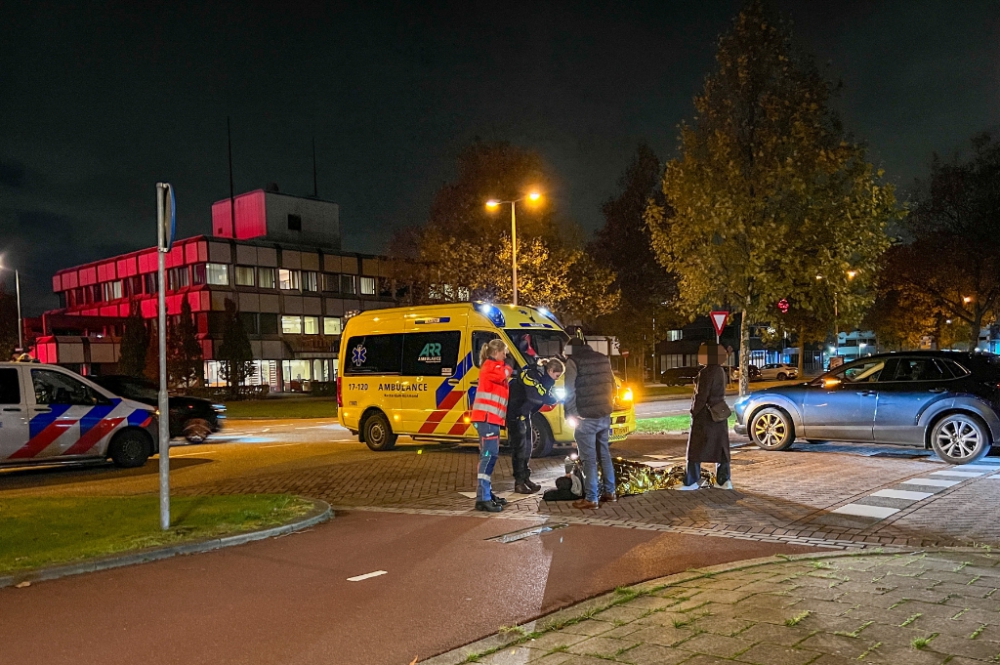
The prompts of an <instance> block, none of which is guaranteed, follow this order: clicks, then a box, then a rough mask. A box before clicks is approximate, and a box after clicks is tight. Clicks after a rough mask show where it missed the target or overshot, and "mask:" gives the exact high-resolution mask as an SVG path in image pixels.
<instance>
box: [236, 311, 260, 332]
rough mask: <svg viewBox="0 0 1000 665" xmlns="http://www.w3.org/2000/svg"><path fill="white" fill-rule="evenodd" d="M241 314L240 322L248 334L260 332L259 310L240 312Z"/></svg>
mask: <svg viewBox="0 0 1000 665" xmlns="http://www.w3.org/2000/svg"><path fill="white" fill-rule="evenodd" d="M239 316H240V322H241V323H242V324H243V329H244V330H246V331H247V334H248V335H256V334H258V332H259V329H258V328H257V312H240V314H239Z"/></svg>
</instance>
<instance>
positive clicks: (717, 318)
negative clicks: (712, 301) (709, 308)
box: [711, 312, 729, 335]
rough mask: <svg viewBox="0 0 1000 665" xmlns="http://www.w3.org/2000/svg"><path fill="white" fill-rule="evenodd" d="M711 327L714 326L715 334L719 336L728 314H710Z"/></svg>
mask: <svg viewBox="0 0 1000 665" xmlns="http://www.w3.org/2000/svg"><path fill="white" fill-rule="evenodd" d="M711 317H712V325H713V326H715V334H716V335H721V334H722V330H723V329H724V328H725V327H726V321H728V320H729V312H712V314H711Z"/></svg>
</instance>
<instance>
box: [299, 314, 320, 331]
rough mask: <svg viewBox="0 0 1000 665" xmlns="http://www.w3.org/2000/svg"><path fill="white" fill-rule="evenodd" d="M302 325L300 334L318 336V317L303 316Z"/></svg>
mask: <svg viewBox="0 0 1000 665" xmlns="http://www.w3.org/2000/svg"><path fill="white" fill-rule="evenodd" d="M303 320H304V325H303V326H302V332H303V333H305V334H306V335H318V334H319V317H318V316H305V317H303Z"/></svg>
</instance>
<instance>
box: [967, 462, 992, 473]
mask: <svg viewBox="0 0 1000 665" xmlns="http://www.w3.org/2000/svg"><path fill="white" fill-rule="evenodd" d="M996 470H997V467H996V466H994V465H992V464H966V465H965V466H963V467H962V471H981V472H982V473H992V472H993V471H996Z"/></svg>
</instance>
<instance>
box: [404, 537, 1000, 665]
mask: <svg viewBox="0 0 1000 665" xmlns="http://www.w3.org/2000/svg"><path fill="white" fill-rule="evenodd" d="M998 564H1000V554H994V553H992V552H990V551H988V550H986V549H966V550H941V551H928V552H902V553H896V554H889V553H859V554H851V555H846V556H843V555H832V554H825V555H807V556H800V557H795V556H792V557H780V558H769V559H766V560H755V561H751V562H743V563H742V564H736V565H735V566H734V565H733V564H728V565H726V566H717V567H715V568H709V569H705V570H702V571H690V572H688V573H682V574H679V575H673V576H670V577H667V578H663V579H660V580H655V581H652V582H647V583H644V584H640V585H637V586H634V587H629V588H627V589H619V590H617V591H616V592H614V593H611V594H607V595H605V596H602V597H599V598H595V599H593V600H591V601H587V602H585V603H581V604H580V605H576V606H574V607H571V608H567V609H565V610H561V611H559V612H556V613H555V614H552V615H549V616H547V617H543V618H541V619H539V620H537V621H533V622H531V623H530V624H527V625H524V626H519V627H515V628H506V629H504V628H501V630H500V632H498V633H497V634H496V635H493V636H491V637H488V638H486V639H484V640H480V641H479V642H476V643H473V644H471V645H468V646H466V647H463V648H461V649H456V650H454V651H451V652H449V653H446V654H442V655H440V656H437V657H434V658H430V659H427V660H424V659H421V660H418V663H420V664H421V665H457V664H458V663H471V662H475V663H487V664H489V665H519V664H522V663H532V664H537V665H606V664H607V663H609V662H613V663H629V664H632V665H646V664H649V665H652V664H654V663H655V664H663V665H674V664H678V663H683V664H684V665H713V664H722V663H726V664H732V663H746V664H757V665H838V664H842V665H846V664H847V663H849V662H852V663H857V662H859V661H861V662H870V663H886V664H896V663H899V664H903V663H906V664H907V665H924V664H927V665H939V664H941V665H943V664H944V663H948V664H949V665H971V664H972V663H986V662H989V663H995V662H997V660H998V659H1000V594H998V593H997V589H998V588H1000V565H998Z"/></svg>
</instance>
